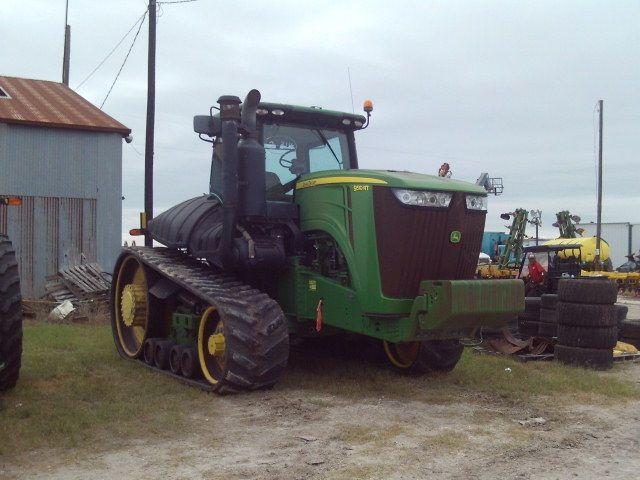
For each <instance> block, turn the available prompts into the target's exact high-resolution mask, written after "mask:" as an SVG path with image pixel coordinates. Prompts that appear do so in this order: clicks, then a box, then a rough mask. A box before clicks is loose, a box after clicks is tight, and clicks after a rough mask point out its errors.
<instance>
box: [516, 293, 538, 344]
mask: <svg viewBox="0 0 640 480" xmlns="http://www.w3.org/2000/svg"><path fill="white" fill-rule="evenodd" d="M541 305H542V303H541V300H540V297H526V298H525V299H524V312H522V313H521V314H519V315H518V333H520V336H522V337H524V338H528V337H535V336H536V335H538V330H539V328H540V307H541Z"/></svg>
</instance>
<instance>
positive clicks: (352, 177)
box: [296, 169, 487, 195]
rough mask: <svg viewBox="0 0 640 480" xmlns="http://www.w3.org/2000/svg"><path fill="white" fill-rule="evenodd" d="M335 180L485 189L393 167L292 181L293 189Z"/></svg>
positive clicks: (327, 173) (449, 189)
mask: <svg viewBox="0 0 640 480" xmlns="http://www.w3.org/2000/svg"><path fill="white" fill-rule="evenodd" d="M336 183H365V184H372V185H386V186H389V187H393V188H407V189H414V190H438V191H445V192H465V193H474V194H477V195H483V194H484V195H486V193H487V192H486V190H485V189H484V188H483V187H481V186H479V185H476V184H474V183H469V182H463V181H461V180H452V179H450V178H443V177H438V176H435V175H425V174H422V173H413V172H399V171H396V170H360V169H358V170H325V171H322V172H314V173H309V174H306V175H303V176H302V178H301V179H300V181H299V182H298V183H297V184H296V188H297V189H301V188H307V187H313V186H316V185H328V184H336Z"/></svg>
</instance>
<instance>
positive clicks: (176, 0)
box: [156, 0, 198, 5]
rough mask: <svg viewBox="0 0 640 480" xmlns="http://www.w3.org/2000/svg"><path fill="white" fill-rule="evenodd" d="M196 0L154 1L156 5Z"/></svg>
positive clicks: (195, 0) (194, 0) (193, 0)
mask: <svg viewBox="0 0 640 480" xmlns="http://www.w3.org/2000/svg"><path fill="white" fill-rule="evenodd" d="M197 1H198V0H171V1H166V2H156V5H162V4H164V5H171V4H175V3H191V2H197Z"/></svg>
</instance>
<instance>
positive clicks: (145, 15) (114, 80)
mask: <svg viewBox="0 0 640 480" xmlns="http://www.w3.org/2000/svg"><path fill="white" fill-rule="evenodd" d="M145 18H147V12H146V11H145V12H144V15H143V16H142V21H141V22H140V25H138V31H137V32H136V35H135V37H133V41H132V42H131V46H130V47H129V51H128V52H127V55H126V56H125V57H124V61H123V62H122V65H120V70H118V73H117V74H116V78H114V79H113V83H112V84H111V87H109V91H108V92H107V95H106V96H105V97H104V100H102V103H101V104H100V110H102V107H103V106H104V103H105V102H106V101H107V98H109V95H110V94H111V90H113V87H114V85H115V84H116V82H117V81H118V77H119V76H120V73H122V69H123V68H124V65H125V64H126V63H127V59H128V58H129V54H130V53H131V50H133V46H134V45H135V44H136V40H137V39H138V35H139V34H140V30H141V29H142V25H143V24H144V20H145Z"/></svg>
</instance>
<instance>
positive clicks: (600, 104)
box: [594, 100, 604, 270]
mask: <svg viewBox="0 0 640 480" xmlns="http://www.w3.org/2000/svg"><path fill="white" fill-rule="evenodd" d="M603 104H604V101H603V100H598V112H599V120H598V213H597V219H596V258H595V259H594V260H595V262H594V263H595V266H596V268H597V269H598V270H599V269H600V268H601V266H602V263H601V262H600V235H601V234H602V110H603Z"/></svg>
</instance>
